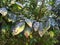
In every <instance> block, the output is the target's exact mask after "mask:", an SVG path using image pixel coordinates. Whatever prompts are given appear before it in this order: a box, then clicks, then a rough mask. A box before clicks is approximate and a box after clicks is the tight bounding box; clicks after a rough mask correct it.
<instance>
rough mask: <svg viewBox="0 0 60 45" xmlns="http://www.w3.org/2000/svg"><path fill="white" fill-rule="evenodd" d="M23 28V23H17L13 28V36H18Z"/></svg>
mask: <svg viewBox="0 0 60 45" xmlns="http://www.w3.org/2000/svg"><path fill="white" fill-rule="evenodd" d="M24 28H25V22H19V23H18V24H16V26H15V27H14V28H13V30H12V31H13V32H12V34H13V35H18V34H19V33H21V32H22V31H23V30H24Z"/></svg>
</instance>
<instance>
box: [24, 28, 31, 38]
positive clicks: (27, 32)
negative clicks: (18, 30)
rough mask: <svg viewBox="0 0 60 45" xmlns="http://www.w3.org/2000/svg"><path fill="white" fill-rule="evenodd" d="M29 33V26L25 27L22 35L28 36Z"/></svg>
mask: <svg viewBox="0 0 60 45" xmlns="http://www.w3.org/2000/svg"><path fill="white" fill-rule="evenodd" d="M30 34H31V28H29V27H26V29H25V30H24V35H25V36H26V38H28V37H29V36H30Z"/></svg>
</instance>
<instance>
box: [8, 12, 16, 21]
mask: <svg viewBox="0 0 60 45" xmlns="http://www.w3.org/2000/svg"><path fill="white" fill-rule="evenodd" d="M16 17H17V16H16V15H15V14H12V13H9V14H8V21H9V22H11V21H12V22H15V21H16Z"/></svg>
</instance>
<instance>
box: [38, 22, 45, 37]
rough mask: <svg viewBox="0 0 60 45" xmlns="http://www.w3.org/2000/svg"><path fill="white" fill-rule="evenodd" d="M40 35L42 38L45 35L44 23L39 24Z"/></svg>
mask: <svg viewBox="0 0 60 45" xmlns="http://www.w3.org/2000/svg"><path fill="white" fill-rule="evenodd" d="M38 33H39V35H40V37H42V36H43V34H44V33H43V23H42V22H40V23H39V30H38Z"/></svg>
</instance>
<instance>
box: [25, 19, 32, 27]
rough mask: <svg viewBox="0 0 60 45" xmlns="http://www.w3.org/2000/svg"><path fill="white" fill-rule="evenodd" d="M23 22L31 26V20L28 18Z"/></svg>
mask: <svg viewBox="0 0 60 45" xmlns="http://www.w3.org/2000/svg"><path fill="white" fill-rule="evenodd" d="M25 22H26V23H27V24H28V26H29V27H32V24H33V21H32V20H30V19H25Z"/></svg>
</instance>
